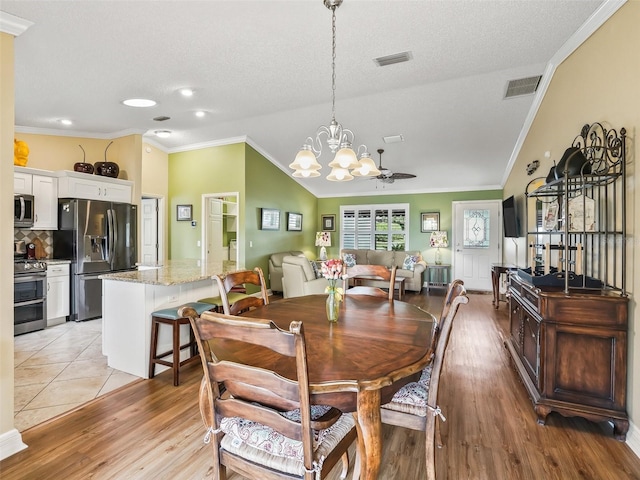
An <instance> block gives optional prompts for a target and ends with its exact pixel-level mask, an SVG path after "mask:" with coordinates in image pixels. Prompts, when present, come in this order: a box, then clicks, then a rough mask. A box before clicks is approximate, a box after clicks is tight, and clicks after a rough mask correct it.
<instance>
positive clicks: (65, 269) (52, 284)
mask: <svg viewBox="0 0 640 480" xmlns="http://www.w3.org/2000/svg"><path fill="white" fill-rule="evenodd" d="M69 313H70V278H69V264H68V263H62V264H58V263H56V264H50V265H47V327H51V326H53V325H58V324H60V323H64V322H66V321H67V317H68V316H69Z"/></svg>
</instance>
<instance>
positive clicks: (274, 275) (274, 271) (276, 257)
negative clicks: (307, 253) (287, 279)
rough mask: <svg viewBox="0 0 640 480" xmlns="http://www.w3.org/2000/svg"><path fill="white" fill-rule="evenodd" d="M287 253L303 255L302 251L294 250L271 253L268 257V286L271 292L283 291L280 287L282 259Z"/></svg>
mask: <svg viewBox="0 0 640 480" xmlns="http://www.w3.org/2000/svg"><path fill="white" fill-rule="evenodd" d="M289 255H304V253H303V252H300V251H297V250H294V251H290V252H279V253H272V254H271V256H270V257H269V288H270V289H271V291H272V292H283V291H284V289H283V287H282V260H283V259H284V257H287V256H289Z"/></svg>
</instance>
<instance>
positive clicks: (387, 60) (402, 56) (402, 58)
mask: <svg viewBox="0 0 640 480" xmlns="http://www.w3.org/2000/svg"><path fill="white" fill-rule="evenodd" d="M412 58H413V56H412V55H411V52H402V53H394V54H393V55H387V56H386V57H378V58H374V59H373V61H374V62H375V64H376V65H378V66H379V67H386V66H387V65H393V64H394V63H402V62H408V61H409V60H411V59H412Z"/></svg>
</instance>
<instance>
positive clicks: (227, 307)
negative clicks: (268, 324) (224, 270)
mask: <svg viewBox="0 0 640 480" xmlns="http://www.w3.org/2000/svg"><path fill="white" fill-rule="evenodd" d="M214 278H215V280H216V283H217V284H218V292H219V295H220V301H221V303H222V311H223V312H224V313H225V314H227V315H238V314H239V313H242V312H245V311H247V310H249V309H252V308H257V307H260V306H262V305H268V304H269V295H268V294H267V285H266V284H265V281H264V275H263V273H262V269H261V268H260V267H256V268H254V269H253V270H241V271H239V272H233V273H229V274H227V275H223V276H220V275H215V276H214ZM241 285H242V286H246V285H255V286H257V287H260V296H259V297H258V296H253V295H247V294H239V295H238V294H235V292H233V291H232V290H233V289H234V288H237V287H238V286H241Z"/></svg>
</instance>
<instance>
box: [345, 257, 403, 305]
mask: <svg viewBox="0 0 640 480" xmlns="http://www.w3.org/2000/svg"><path fill="white" fill-rule="evenodd" d="M396 270H397V267H395V266H394V267H391V268H390V269H389V268H387V267H385V266H383V265H358V264H356V265H354V266H352V267H346V268H345V270H344V273H343V275H342V289H343V290H344V293H345V294H347V293H351V294H358V295H373V296H376V297H386V298H388V299H389V300H391V301H393V290H394V287H395V283H396ZM357 278H360V279H363V280H365V279H368V280H382V281H388V282H389V291H388V292H385V291H384V290H382V289H381V288H378V287H370V286H366V285H355V286H353V287H351V288H349V279H354V283H355V279H357Z"/></svg>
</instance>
